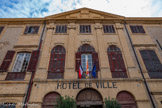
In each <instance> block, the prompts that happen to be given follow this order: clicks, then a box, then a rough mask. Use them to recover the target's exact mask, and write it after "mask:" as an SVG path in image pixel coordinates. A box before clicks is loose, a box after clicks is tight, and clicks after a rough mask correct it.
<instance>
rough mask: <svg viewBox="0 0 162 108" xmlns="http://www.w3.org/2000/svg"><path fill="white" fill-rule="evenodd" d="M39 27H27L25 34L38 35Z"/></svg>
mask: <svg viewBox="0 0 162 108" xmlns="http://www.w3.org/2000/svg"><path fill="white" fill-rule="evenodd" d="M38 30H39V26H26V28H25V31H24V34H37V33H38Z"/></svg>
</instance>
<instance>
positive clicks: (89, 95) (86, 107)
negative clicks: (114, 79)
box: [76, 89, 103, 108]
mask: <svg viewBox="0 0 162 108" xmlns="http://www.w3.org/2000/svg"><path fill="white" fill-rule="evenodd" d="M102 100H103V99H102V96H101V95H100V93H99V92H98V91H96V90H94V89H83V90H82V91H80V92H79V93H78V95H77V97H76V101H77V108H102V107H103V106H102V104H103V101H102Z"/></svg>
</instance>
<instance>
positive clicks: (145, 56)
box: [140, 50, 154, 72]
mask: <svg viewBox="0 0 162 108" xmlns="http://www.w3.org/2000/svg"><path fill="white" fill-rule="evenodd" d="M140 53H141V56H142V59H143V62H144V64H145V66H146V69H147V70H148V72H153V71H154V66H153V64H152V60H151V58H150V57H149V53H147V50H142V51H140Z"/></svg>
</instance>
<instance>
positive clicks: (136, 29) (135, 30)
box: [130, 25, 145, 33]
mask: <svg viewBox="0 0 162 108" xmlns="http://www.w3.org/2000/svg"><path fill="white" fill-rule="evenodd" d="M130 29H131V31H132V33H145V31H144V29H143V26H132V25H131V26H130Z"/></svg>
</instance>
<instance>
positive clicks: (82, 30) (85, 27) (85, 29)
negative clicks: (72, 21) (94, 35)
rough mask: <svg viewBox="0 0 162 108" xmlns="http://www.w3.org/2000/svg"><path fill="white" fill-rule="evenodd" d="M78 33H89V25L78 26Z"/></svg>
mask: <svg viewBox="0 0 162 108" xmlns="http://www.w3.org/2000/svg"><path fill="white" fill-rule="evenodd" d="M80 33H91V26H90V25H80Z"/></svg>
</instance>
